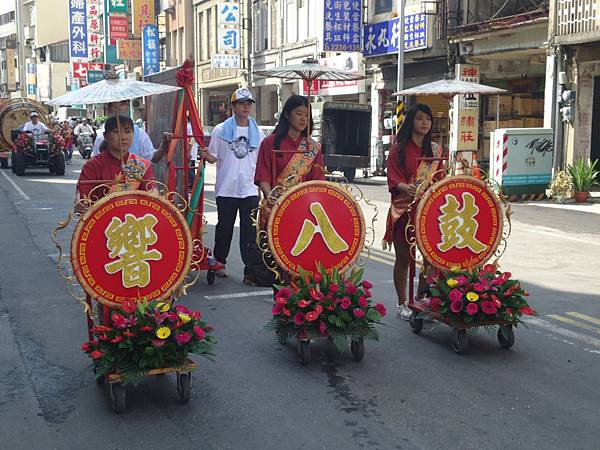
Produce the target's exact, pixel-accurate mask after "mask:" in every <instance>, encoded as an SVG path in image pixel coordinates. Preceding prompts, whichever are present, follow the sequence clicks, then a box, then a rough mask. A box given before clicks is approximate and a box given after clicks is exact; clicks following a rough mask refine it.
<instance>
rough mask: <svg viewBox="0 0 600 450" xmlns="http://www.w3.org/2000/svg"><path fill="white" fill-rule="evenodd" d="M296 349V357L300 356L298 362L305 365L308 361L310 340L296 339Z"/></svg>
mask: <svg viewBox="0 0 600 450" xmlns="http://www.w3.org/2000/svg"><path fill="white" fill-rule="evenodd" d="M296 349H297V351H298V358H300V363H301V364H303V365H306V364H308V363H310V341H308V340H303V339H302V340H298V345H297V347H296Z"/></svg>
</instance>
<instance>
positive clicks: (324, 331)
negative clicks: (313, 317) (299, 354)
mask: <svg viewBox="0 0 600 450" xmlns="http://www.w3.org/2000/svg"><path fill="white" fill-rule="evenodd" d="M319 334H321V335H322V336H325V335H326V334H327V325H325V322H323V321H320V322H319Z"/></svg>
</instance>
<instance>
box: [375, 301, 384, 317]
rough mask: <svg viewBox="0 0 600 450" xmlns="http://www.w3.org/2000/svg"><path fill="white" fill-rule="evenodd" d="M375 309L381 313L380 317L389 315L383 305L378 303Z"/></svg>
mask: <svg viewBox="0 0 600 450" xmlns="http://www.w3.org/2000/svg"><path fill="white" fill-rule="evenodd" d="M375 309H376V310H377V312H378V313H379V315H380V316H381V317H385V315H386V314H387V311H386V310H385V306H383V305H382V304H381V303H377V304H376V305H375Z"/></svg>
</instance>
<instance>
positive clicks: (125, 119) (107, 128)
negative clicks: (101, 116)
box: [104, 114, 133, 133]
mask: <svg viewBox="0 0 600 450" xmlns="http://www.w3.org/2000/svg"><path fill="white" fill-rule="evenodd" d="M119 122H120V123H121V128H123V127H126V126H129V128H133V120H132V119H131V117H129V116H126V115H124V114H119ZM116 129H117V116H110V117H109V118H108V119H106V122H105V123H104V133H110V132H111V131H115V130H116Z"/></svg>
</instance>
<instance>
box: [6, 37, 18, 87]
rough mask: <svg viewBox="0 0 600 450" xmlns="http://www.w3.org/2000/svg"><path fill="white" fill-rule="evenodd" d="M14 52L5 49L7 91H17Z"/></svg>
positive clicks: (10, 49)
mask: <svg viewBox="0 0 600 450" xmlns="http://www.w3.org/2000/svg"><path fill="white" fill-rule="evenodd" d="M15 68H16V67H15V50H14V49H12V48H7V49H6V84H7V88H8V91H9V92H11V91H16V90H17V77H16V70H15Z"/></svg>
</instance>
